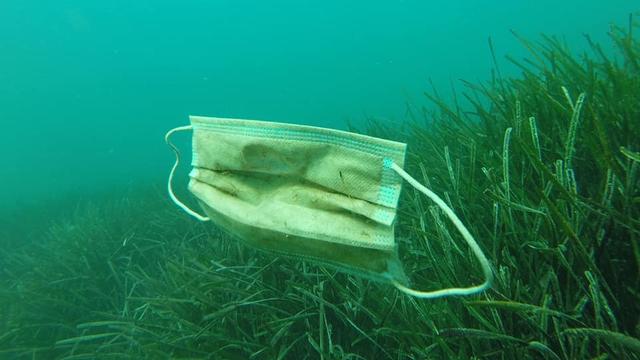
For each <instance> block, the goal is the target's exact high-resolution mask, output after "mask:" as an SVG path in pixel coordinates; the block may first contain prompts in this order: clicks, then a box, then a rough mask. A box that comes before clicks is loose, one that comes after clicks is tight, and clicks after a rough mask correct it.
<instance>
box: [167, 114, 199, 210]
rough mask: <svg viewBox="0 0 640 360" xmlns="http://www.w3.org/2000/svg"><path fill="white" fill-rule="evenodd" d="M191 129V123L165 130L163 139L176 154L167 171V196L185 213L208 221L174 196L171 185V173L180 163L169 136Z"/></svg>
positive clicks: (178, 153) (178, 155)
mask: <svg viewBox="0 0 640 360" xmlns="http://www.w3.org/2000/svg"><path fill="white" fill-rule="evenodd" d="M192 129H193V127H192V126H191V125H186V126H180V127H177V128H175V129H171V130H169V131H168V132H167V134H166V135H165V136H164V141H165V142H166V143H167V145H169V147H171V149H172V150H173V152H174V153H175V154H176V162H175V163H174V164H173V167H172V168H171V172H170V173H169V180H168V181H167V191H169V196H170V197H171V200H172V201H173V202H174V203H175V204H176V205H178V206H179V207H180V208H182V210H184V211H185V212H186V213H187V214H189V215H191V216H193V217H194V218H196V219H198V220H200V221H209V218H208V217H205V216H202V215H200V214H198V213H197V212H195V211H193V210H191V209H189V207H188V206H187V205H185V204H184V203H183V202H182V201H180V200H179V199H178V198H177V197H176V195H175V194H174V193H173V185H172V184H173V174H175V172H176V169H177V168H178V165H179V164H180V151H179V150H178V148H177V147H176V146H175V145H174V144H173V143H172V142H171V140H170V139H169V138H170V137H171V135H173V133H175V132H178V131H186V130H192Z"/></svg>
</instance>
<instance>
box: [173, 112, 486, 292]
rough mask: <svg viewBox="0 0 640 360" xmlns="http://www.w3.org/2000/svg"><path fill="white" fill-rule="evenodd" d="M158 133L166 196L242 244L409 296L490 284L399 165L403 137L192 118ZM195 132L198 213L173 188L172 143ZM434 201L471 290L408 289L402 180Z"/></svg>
mask: <svg viewBox="0 0 640 360" xmlns="http://www.w3.org/2000/svg"><path fill="white" fill-rule="evenodd" d="M190 120H191V125H189V126H183V127H178V128H175V129H172V130H171V131H169V132H168V133H167V135H166V137H165V139H166V141H167V143H168V144H169V145H170V146H171V147H172V149H173V150H174V151H175V153H176V163H175V165H174V166H173V168H172V170H171V173H170V176H169V182H168V190H169V194H170V196H171V198H172V200H173V201H174V202H175V203H176V204H177V205H179V206H180V207H181V208H182V209H184V210H185V211H186V212H187V213H189V214H190V215H192V216H194V217H195V218H197V219H198V220H201V221H207V220H211V221H212V222H213V223H215V224H216V225H218V226H220V227H221V228H223V229H225V230H226V231H228V232H229V233H231V234H233V235H235V236H236V237H238V238H240V239H242V240H243V241H244V242H246V243H247V244H249V245H251V246H254V247H256V248H258V249H261V250H266V251H270V252H274V253H277V254H282V255H287V256H292V257H296V258H302V259H307V260H311V261H315V262H319V263H323V264H327V265H331V266H334V267H336V268H338V269H340V270H344V271H347V272H350V273H354V274H357V275H361V276H365V277H367V278H370V279H374V280H380V281H386V282H390V283H392V284H393V285H395V286H396V287H397V288H398V289H399V290H401V291H403V292H405V293H407V294H409V295H412V296H416V297H421V298H436V297H442V296H450V295H469V294H474V293H478V292H481V291H483V290H485V289H487V288H488V287H489V286H490V283H491V280H492V272H491V269H490V265H489V262H488V261H487V259H486V257H485V256H484V254H483V253H482V250H481V249H480V248H479V246H478V245H477V243H476V242H475V240H474V239H473V237H472V236H471V234H470V233H469V231H468V230H467V229H466V228H465V226H464V225H463V224H462V222H461V221H460V220H459V219H458V217H457V216H456V215H455V214H454V213H453V211H452V210H451V209H450V208H449V207H448V206H447V205H446V204H445V203H444V202H443V201H442V200H441V199H440V198H439V197H438V196H437V195H436V194H434V193H433V192H431V191H430V190H429V189H427V188H426V187H424V186H423V185H421V184H420V183H418V182H417V181H416V180H415V179H413V178H412V177H411V176H410V175H409V174H407V173H406V172H405V171H404V170H403V169H402V167H403V165H404V158H405V152H406V144H403V143H399V142H394V141H389V140H384V139H379V138H374V137H370V136H364V135H360V134H355V133H350V132H345V131H339V130H333V129H326V128H319V127H312V126H303V125H294V124H285V123H275V122H265V121H253V120H239V119H223V118H210V117H199V116H191V117H190ZM183 130H193V142H192V148H193V153H192V163H191V165H192V167H193V169H192V171H191V173H190V177H191V180H190V182H189V190H190V191H191V192H192V193H193V194H194V195H195V196H196V198H197V199H198V202H199V203H200V205H201V207H202V209H203V210H204V213H205V214H206V216H204V215H200V214H198V213H197V212H195V211H193V210H191V209H189V208H188V207H187V206H186V205H184V204H183V203H182V202H181V201H180V200H178V199H177V198H176V197H175V195H174V194H173V190H172V178H173V175H174V172H175V169H176V168H177V166H178V163H179V160H180V156H179V152H178V150H177V148H176V147H175V146H174V145H173V144H172V143H171V142H170V136H171V135H172V134H173V133H175V132H176V131H183ZM403 179H404V180H406V181H407V182H409V184H411V185H412V186H413V187H415V188H416V189H417V190H419V191H421V192H422V193H424V194H425V195H427V196H428V197H429V198H430V199H432V200H433V201H434V202H435V203H436V204H437V205H438V206H439V207H440V208H442V210H443V211H444V212H445V214H447V216H448V217H449V218H450V219H451V221H452V222H453V223H454V225H455V226H456V228H457V229H458V230H459V231H460V232H461V234H462V236H463V238H464V239H465V240H466V241H467V243H468V244H469V246H470V247H471V249H472V251H473V253H474V254H475V256H476V257H477V258H478V260H479V261H480V264H481V266H482V269H483V272H484V276H485V282H484V283H482V284H481V285H478V286H473V287H468V288H449V289H442V290H436V291H428V292H425V291H418V290H414V289H410V288H408V287H407V283H408V280H407V277H406V275H405V274H404V271H403V269H402V264H401V263H400V260H399V259H398V256H397V245H396V242H395V238H394V223H395V218H396V212H397V206H398V200H399V197H400V191H401V189H402V180H403Z"/></svg>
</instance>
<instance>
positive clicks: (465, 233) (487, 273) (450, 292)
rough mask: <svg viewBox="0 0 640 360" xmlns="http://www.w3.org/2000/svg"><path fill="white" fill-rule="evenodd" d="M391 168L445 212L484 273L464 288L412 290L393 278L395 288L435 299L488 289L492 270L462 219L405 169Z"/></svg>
mask: <svg viewBox="0 0 640 360" xmlns="http://www.w3.org/2000/svg"><path fill="white" fill-rule="evenodd" d="M391 168H392V169H393V170H395V172H397V173H398V175H400V176H401V177H402V178H403V179H405V180H406V181H407V182H408V183H409V184H411V186H413V187H414V188H416V189H417V190H418V191H420V192H421V193H423V194H425V195H426V196H427V197H428V198H429V199H431V200H433V202H435V203H436V204H437V205H438V206H439V207H440V208H441V209H442V211H444V213H445V214H447V216H448V217H449V219H450V220H451V222H453V224H454V225H455V227H456V228H457V229H458V231H459V232H460V234H462V237H463V238H464V240H465V241H466V242H467V244H469V247H470V248H471V250H472V251H473V253H474V255H475V256H476V258H477V259H478V261H479V262H480V266H481V267H482V272H483V273H484V278H485V280H484V282H483V283H482V284H480V285H476V286H471V287H466V288H448V289H442V290H436V291H419V290H414V289H411V288H408V287H406V286H404V285H402V284H400V283H398V282H397V281H395V280H392V283H393V285H394V286H395V287H396V288H398V290H400V291H402V292H404V293H406V294H409V295H411V296H415V297H418V298H422V299H435V298H440V297H445V296H460V295H472V294H477V293H479V292H482V291H485V290H486V289H488V288H489V287H490V286H491V283H492V282H493V272H492V271H491V265H490V264H489V261H488V260H487V257H486V256H485V255H484V253H483V252H482V250H481V249H480V246H478V243H476V241H475V239H474V238H473V236H471V233H470V232H469V230H467V228H466V227H465V226H464V224H462V221H460V219H459V218H458V217H457V216H456V214H455V213H454V212H453V210H451V208H450V207H449V206H447V204H446V203H445V202H444V201H442V199H441V198H440V197H439V196H438V195H436V194H435V193H434V192H432V191H431V190H429V189H427V188H426V187H425V186H424V185H422V184H420V183H419V182H418V181H417V180H416V179H414V178H413V177H412V176H411V175H409V174H408V173H407V172H406V171H404V170H403V169H402V168H401V167H400V166H398V165H397V164H395V163H392V164H391Z"/></svg>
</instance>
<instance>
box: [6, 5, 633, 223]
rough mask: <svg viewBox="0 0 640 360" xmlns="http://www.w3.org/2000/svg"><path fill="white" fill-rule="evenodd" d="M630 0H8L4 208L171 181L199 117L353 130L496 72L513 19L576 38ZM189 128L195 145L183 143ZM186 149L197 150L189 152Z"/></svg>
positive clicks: (517, 50) (576, 44)
mask: <svg viewBox="0 0 640 360" xmlns="http://www.w3.org/2000/svg"><path fill="white" fill-rule="evenodd" d="M637 10H638V6H637V5H636V3H633V2H631V1H621V0H615V1H609V2H603V1H586V2H585V1H565V2H560V1H548V0H543V1H536V2H533V1H512V2H495V1H494V2H479V1H454V2H427V1H349V2H345V1H323V2H308V1H185V2H180V3H178V2H167V1H121V0H117V1H107V2H102V1H101V2H98V1H77V0H76V1H60V2H51V1H29V0H23V1H13V0H5V1H2V3H1V4H0V53H1V54H2V56H0V69H1V70H0V119H1V121H2V125H3V130H2V142H1V143H0V144H1V145H0V151H2V154H3V162H2V167H1V168H0V179H2V186H0V208H1V209H2V211H3V212H6V211H9V212H11V211H13V210H14V209H19V208H21V207H22V206H24V205H29V204H32V203H46V201H49V200H50V199H52V198H64V197H65V196H67V195H70V194H75V195H74V196H77V195H78V194H81V195H82V196H84V197H91V196H93V194H95V193H97V192H100V191H103V190H104V189H108V188H110V187H113V186H123V185H124V186H135V185H140V184H145V183H152V182H160V181H162V179H163V178H164V177H165V176H166V173H167V171H168V168H169V167H170V164H171V163H172V161H173V158H172V154H171V153H170V151H169V150H168V149H167V148H166V146H165V144H164V142H163V135H164V133H165V132H166V131H167V130H168V129H169V128H171V127H174V126H178V125H183V124H186V123H187V120H188V119H187V115H188V114H199V115H210V116H225V117H240V118H254V119H265V120H277V121H284V122H295V123H302V124H311V125H317V126H327V127H337V128H345V127H346V122H347V121H351V122H354V123H356V124H357V123H358V122H360V121H362V119H364V118H365V117H367V116H373V117H377V118H382V119H386V121H400V120H402V118H403V114H404V110H405V107H406V104H407V103H412V104H422V103H424V100H423V98H422V95H421V94H422V91H424V90H428V89H430V85H429V84H428V79H431V80H432V81H433V83H434V84H435V86H436V88H437V89H439V91H441V92H442V93H444V94H447V93H448V92H449V89H450V87H451V85H450V84H451V82H452V81H453V83H458V81H457V79H460V78H463V79H467V80H471V81H478V80H480V81H482V80H486V79H488V77H489V76H490V73H491V68H492V64H491V57H490V53H489V49H488V45H487V39H488V38H489V37H491V38H492V39H493V42H494V44H495V48H496V52H497V56H498V59H499V63H500V66H501V67H502V71H503V73H505V74H509V73H513V72H514V71H515V69H514V68H513V67H511V66H509V64H508V63H507V62H506V61H505V60H504V55H505V54H512V55H513V56H515V57H521V56H523V55H524V49H523V48H522V47H521V46H520V45H519V44H518V42H517V41H516V39H515V38H514V37H513V36H512V35H511V33H510V30H511V29H513V30H515V31H516V32H518V33H520V34H522V35H524V36H525V37H527V38H532V39H536V38H538V35H539V34H540V33H547V34H552V35H559V36H562V37H563V38H564V39H566V41H567V43H568V44H569V45H570V46H571V47H572V48H574V49H575V50H576V51H579V50H580V49H581V48H582V47H583V46H584V40H583V38H582V34H583V33H587V34H590V35H592V36H593V37H594V38H595V39H596V40H601V39H604V37H605V35H606V31H607V29H608V26H609V24H610V23H611V22H615V23H618V24H623V25H624V24H626V21H627V16H628V14H629V13H631V12H633V11H637ZM184 140H185V141H183V142H182V144H183V145H186V136H185V139H184ZM185 150H186V149H185Z"/></svg>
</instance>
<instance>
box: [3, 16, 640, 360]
mask: <svg viewBox="0 0 640 360" xmlns="http://www.w3.org/2000/svg"><path fill="white" fill-rule="evenodd" d="M637 30H638V26H637V24H634V23H633V19H630V23H629V25H628V26H625V27H624V28H612V29H611V31H610V40H611V44H606V45H607V46H606V47H601V45H600V44H596V43H593V42H591V41H590V40H589V39H588V38H587V39H586V40H585V41H587V42H588V44H589V48H590V50H589V51H587V52H585V53H584V54H580V55H578V56H574V55H573V54H572V53H571V52H570V51H569V50H568V48H567V47H566V45H565V44H563V42H561V41H559V40H558V39H556V38H553V37H543V38H542V39H540V40H536V41H531V40H527V39H520V40H521V43H522V46H524V47H526V48H527V49H528V51H529V57H528V58H527V59H525V60H517V59H510V61H512V62H513V63H514V64H515V65H517V66H518V67H519V68H520V70H521V74H520V75H519V76H516V77H511V78H507V77H503V76H501V73H500V71H499V69H498V67H497V66H496V69H495V71H494V76H493V80H492V81H490V82H488V83H482V84H474V83H465V84H464V85H465V87H464V90H463V91H461V92H458V94H457V95H456V96H455V97H454V98H453V100H451V101H449V100H444V99H443V98H442V97H440V96H439V95H438V92H437V91H436V90H433V91H430V92H429V93H427V94H426V96H427V98H428V102H427V103H426V104H425V105H424V106H423V107H416V106H410V107H408V111H407V119H406V121H404V125H403V126H402V127H398V126H390V125H389V124H386V123H384V122H380V121H373V120H372V121H370V123H369V126H368V128H366V129H365V130H364V131H362V132H364V133H367V134H370V135H373V136H378V137H383V138H390V139H396V140H400V141H404V142H407V143H408V144H409V150H410V156H409V157H408V159H407V162H408V165H407V169H408V171H409V172H410V173H412V174H413V175H414V176H415V177H416V178H417V179H419V180H420V181H422V182H423V183H425V184H426V185H427V186H428V187H430V188H431V189H433V190H434V191H435V192H437V193H439V194H442V195H443V199H445V201H446V202H447V203H448V204H449V205H450V206H451V208H452V209H454V211H455V212H456V213H457V214H458V215H459V216H460V218H461V219H462V220H463V221H464V222H465V223H466V224H468V226H469V230H470V231H471V232H472V233H473V234H474V236H475V237H476V239H477V240H478V242H479V243H480V245H481V247H482V248H483V249H484V250H485V252H486V253H487V256H488V257H489V258H490V260H491V262H492V265H493V267H494V269H493V270H494V273H495V282H494V284H493V287H492V288H491V289H490V290H489V291H487V292H485V293H483V294H480V295H476V296H472V297H465V298H448V299H440V300H433V301H426V300H418V299H414V298H411V297H408V296H405V295H402V294H401V293H399V292H398V291H397V290H395V289H394V288H393V287H392V286H390V285H387V284H380V283H376V282H370V281H368V280H364V279H361V278H358V277H353V276H350V275H345V274H343V273H340V272H337V271H335V270H333V269H330V268H324V267H321V266H317V265H314V264H311V263H306V262H301V261H298V260H295V259H287V258H281V257H275V256H273V255H270V254H263V253H260V252H256V251H254V250H252V249H250V248H247V247H246V246H244V245H243V244H241V243H238V242H237V241H235V240H234V239H232V238H229V237H228V236H227V235H226V234H224V233H221V232H219V231H218V230H216V228H215V227H214V226H212V225H210V224H200V223H196V222H194V221H192V220H191V219H190V218H188V217H187V216H185V215H184V214H182V213H181V212H179V211H177V210H176V208H175V207H174V206H173V204H171V203H170V202H169V201H168V199H167V196H166V194H165V193H164V188H162V186H151V185H150V186H147V187H145V186H141V187H140V188H136V189H130V190H129V191H114V192H113V193H108V194H104V195H103V196H100V197H96V198H95V199H94V200H92V201H86V200H85V201H81V202H79V203H75V202H72V201H70V202H71V203H72V204H68V203H60V204H49V205H47V206H43V207H42V208H39V209H30V212H29V217H27V216H26V215H24V216H23V217H21V215H17V214H14V215H13V217H11V218H6V219H5V220H4V221H5V223H4V224H3V226H2V228H1V230H0V232H1V233H0V235H1V236H2V237H3V239H4V240H3V241H2V243H1V244H2V248H1V249H0V261H1V263H0V358H7V359H48V358H59V359H94V358H114V359H126V358H131V359H144V358H149V359H163V358H175V359H195V358H202V359H471V358H475V359H554V360H557V359H638V358H640V340H638V337H639V336H640V286H639V284H640V283H639V282H640V249H639V239H640V177H639V175H640V174H639V170H640V41H638V39H637ZM515 36H518V35H515ZM609 45H612V46H609ZM604 49H613V51H609V50H604ZM168 156H169V155H168ZM134 190H135V191H134ZM60 208H70V209H72V210H70V211H67V212H61V211H60V210H59V209H60ZM34 216H35V217H37V218H39V219H54V220H52V221H49V222H46V224H45V225H42V226H40V228H34V227H31V228H30V229H31V230H30V231H29V232H26V233H25V232H23V231H20V229H21V223H24V222H27V221H31V220H30V219H32V218H33V217H34ZM396 234H397V239H398V242H399V252H400V257H401V259H402V261H403V263H404V266H405V270H406V271H407V273H408V274H409V275H410V276H411V278H412V281H413V283H414V285H415V286H416V287H418V288H422V289H431V288H440V287H442V286H452V285H453V286H457V285H461V284H471V283H477V282H480V281H481V279H480V278H479V274H480V271H479V269H478V265H477V264H476V263H475V262H474V260H473V256H472V255H471V253H470V251H469V250H468V249H467V248H466V247H465V246H464V244H463V243H462V242H461V239H460V238H459V236H458V234H457V232H456V231H455V230H454V229H453V227H452V226H451V225H450V224H449V223H448V220H447V219H446V218H445V217H444V216H443V214H441V212H440V210H438V208H436V207H434V205H433V204H432V203H430V202H429V201H428V200H427V199H426V198H425V197H423V196H421V195H419V194H418V193H417V192H414V191H413V190H412V189H411V188H407V187H405V190H404V192H403V196H402V199H401V201H400V211H399V216H398V223H397V226H396Z"/></svg>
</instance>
